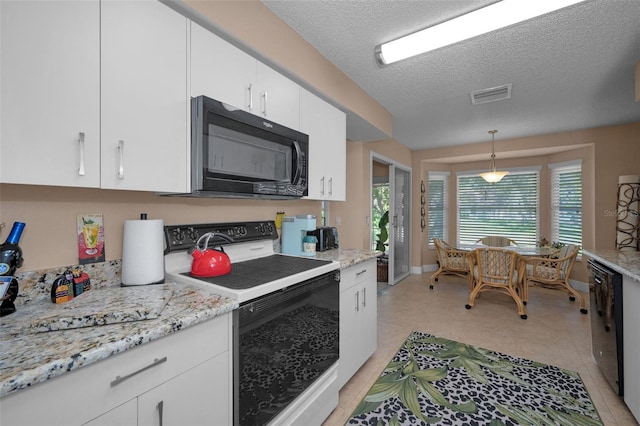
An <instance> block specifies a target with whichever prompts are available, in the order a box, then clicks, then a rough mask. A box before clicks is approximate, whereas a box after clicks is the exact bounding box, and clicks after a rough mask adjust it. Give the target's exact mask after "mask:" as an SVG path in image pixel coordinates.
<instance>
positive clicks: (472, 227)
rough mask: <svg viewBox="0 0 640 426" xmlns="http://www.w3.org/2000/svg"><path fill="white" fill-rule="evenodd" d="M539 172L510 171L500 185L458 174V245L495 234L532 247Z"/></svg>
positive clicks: (473, 176)
mask: <svg viewBox="0 0 640 426" xmlns="http://www.w3.org/2000/svg"><path fill="white" fill-rule="evenodd" d="M539 175H540V173H539V171H538V170H535V171H531V170H528V171H517V172H514V171H512V172H511V173H510V174H508V175H507V176H505V177H504V178H502V180H501V181H500V182H497V183H488V182H486V181H485V180H484V179H482V178H481V177H480V176H477V175H458V242H459V243H461V244H474V243H476V242H477V241H478V240H479V239H480V238H482V237H486V236H489V235H498V236H503V237H507V238H510V239H512V240H514V241H515V242H516V243H517V244H518V245H520V246H535V245H536V241H537V235H538V193H539Z"/></svg>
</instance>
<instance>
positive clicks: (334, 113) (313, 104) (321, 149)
mask: <svg viewBox="0 0 640 426" xmlns="http://www.w3.org/2000/svg"><path fill="white" fill-rule="evenodd" d="M300 131H301V132H303V133H306V134H308V135H309V195H308V198H311V199H317V200H336V201H344V200H345V199H346V115H345V113H344V112H342V111H340V110H339V109H337V108H335V107H334V106H332V105H330V104H329V103H327V102H325V101H324V100H322V99H320V98H319V97H317V96H316V95H314V94H313V93H311V92H309V91H308V90H305V89H300Z"/></svg>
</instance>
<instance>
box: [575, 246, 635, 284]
mask: <svg viewBox="0 0 640 426" xmlns="http://www.w3.org/2000/svg"><path fill="white" fill-rule="evenodd" d="M583 252H584V253H585V254H586V255H587V256H589V257H592V258H594V259H595V260H597V261H599V262H601V263H602V264H604V265H606V266H608V267H609V268H611V269H613V270H615V271H618V272H620V273H621V274H624V275H627V276H630V277H631V278H633V279H635V280H636V282H640V251H620V250H605V249H595V250H583Z"/></svg>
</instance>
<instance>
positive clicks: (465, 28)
mask: <svg viewBox="0 0 640 426" xmlns="http://www.w3.org/2000/svg"><path fill="white" fill-rule="evenodd" d="M582 1H584V0H526V1H523V0H502V1H499V2H497V3H493V4H490V5H489V6H486V7H483V8H481V9H478V10H475V11H473V12H469V13H467V14H466V15H462V16H459V17H457V18H454V19H451V20H449V21H446V22H443V23H441V24H438V25H434V26H433V27H429V28H426V29H424V30H422V31H418V32H415V33H413V34H409V35H407V36H404V37H401V38H399V39H396V40H393V41H390V42H387V43H383V44H381V45H379V46H376V49H375V55H376V59H377V60H378V62H379V63H380V64H382V65H388V64H391V63H393V62H397V61H400V60H402V59H406V58H410V57H411V56H415V55H419V54H421V53H425V52H429V51H431V50H435V49H438V48H440V47H443V46H448V45H450V44H453V43H457V42H459V41H462V40H466V39H469V38H473V37H476V36H479V35H481V34H486V33H488V32H491V31H495V30H497V29H500V28H504V27H507V26H509V25H513V24H517V23H518V22H522V21H526V20H527V19H531V18H535V17H536V16H540V15H544V14H545V13H549V12H553V11H554V10H558V9H562V8H565V7H567V6H571V5H573V4H576V3H581V2H582Z"/></svg>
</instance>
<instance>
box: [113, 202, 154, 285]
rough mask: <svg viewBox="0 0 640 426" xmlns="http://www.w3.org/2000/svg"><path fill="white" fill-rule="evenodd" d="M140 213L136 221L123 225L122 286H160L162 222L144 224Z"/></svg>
mask: <svg viewBox="0 0 640 426" xmlns="http://www.w3.org/2000/svg"><path fill="white" fill-rule="evenodd" d="M147 217H148V216H147V214H146V213H141V214H140V220H127V221H125V223H124V232H123V238H122V240H123V241H122V271H121V277H120V278H121V284H122V286H137V285H150V284H162V283H164V238H163V229H164V222H163V220H162V219H157V220H147Z"/></svg>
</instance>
